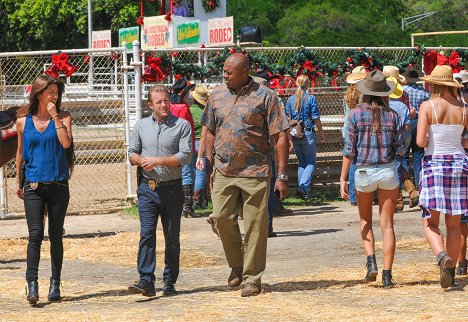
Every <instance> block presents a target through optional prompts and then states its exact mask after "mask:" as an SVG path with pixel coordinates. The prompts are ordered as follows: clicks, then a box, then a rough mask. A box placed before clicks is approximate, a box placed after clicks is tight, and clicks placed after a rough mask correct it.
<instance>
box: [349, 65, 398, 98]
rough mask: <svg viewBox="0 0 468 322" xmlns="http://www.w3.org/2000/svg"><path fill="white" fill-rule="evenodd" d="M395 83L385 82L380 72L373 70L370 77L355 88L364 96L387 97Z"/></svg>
mask: <svg viewBox="0 0 468 322" xmlns="http://www.w3.org/2000/svg"><path fill="white" fill-rule="evenodd" d="M395 86H396V85H395V83H393V82H391V81H387V80H386V77H385V75H384V74H383V73H382V72H381V71H380V70H374V71H372V72H371V73H370V75H369V76H368V77H367V78H366V79H363V80H360V81H359V82H358V83H357V84H356V88H357V89H358V91H360V92H361V93H362V94H364V95H371V96H388V95H390V94H391V93H393V90H394V89H395Z"/></svg>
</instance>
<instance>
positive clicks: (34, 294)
mask: <svg viewBox="0 0 468 322" xmlns="http://www.w3.org/2000/svg"><path fill="white" fill-rule="evenodd" d="M26 299H27V300H28V302H29V304H31V305H36V304H37V301H39V284H37V281H29V282H28V295H27V297H26Z"/></svg>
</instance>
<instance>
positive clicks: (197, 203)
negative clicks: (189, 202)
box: [193, 189, 203, 209]
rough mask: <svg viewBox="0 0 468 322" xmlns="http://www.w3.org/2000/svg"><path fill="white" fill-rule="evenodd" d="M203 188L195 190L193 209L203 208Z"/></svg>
mask: <svg viewBox="0 0 468 322" xmlns="http://www.w3.org/2000/svg"><path fill="white" fill-rule="evenodd" d="M202 203H203V190H202V189H200V190H197V191H194V192H193V209H202V208H203V205H202Z"/></svg>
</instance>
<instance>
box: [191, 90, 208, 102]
mask: <svg viewBox="0 0 468 322" xmlns="http://www.w3.org/2000/svg"><path fill="white" fill-rule="evenodd" d="M192 96H193V99H194V100H196V101H197V102H198V103H200V104H201V105H203V106H206V102H207V101H208V90H207V89H206V87H205V86H203V85H197V86H196V87H195V89H194V90H193V92H192Z"/></svg>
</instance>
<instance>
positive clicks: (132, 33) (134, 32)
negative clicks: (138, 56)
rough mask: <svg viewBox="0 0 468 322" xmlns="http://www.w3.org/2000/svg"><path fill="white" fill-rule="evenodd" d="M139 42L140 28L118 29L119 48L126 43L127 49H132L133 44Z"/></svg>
mask: <svg viewBox="0 0 468 322" xmlns="http://www.w3.org/2000/svg"><path fill="white" fill-rule="evenodd" d="M135 40H138V41H140V27H138V26H137V27H129V28H121V29H119V47H122V44H123V42H124V41H125V42H126V43H127V48H128V49H132V48H133V45H132V44H133V42H134V41H135Z"/></svg>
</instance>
